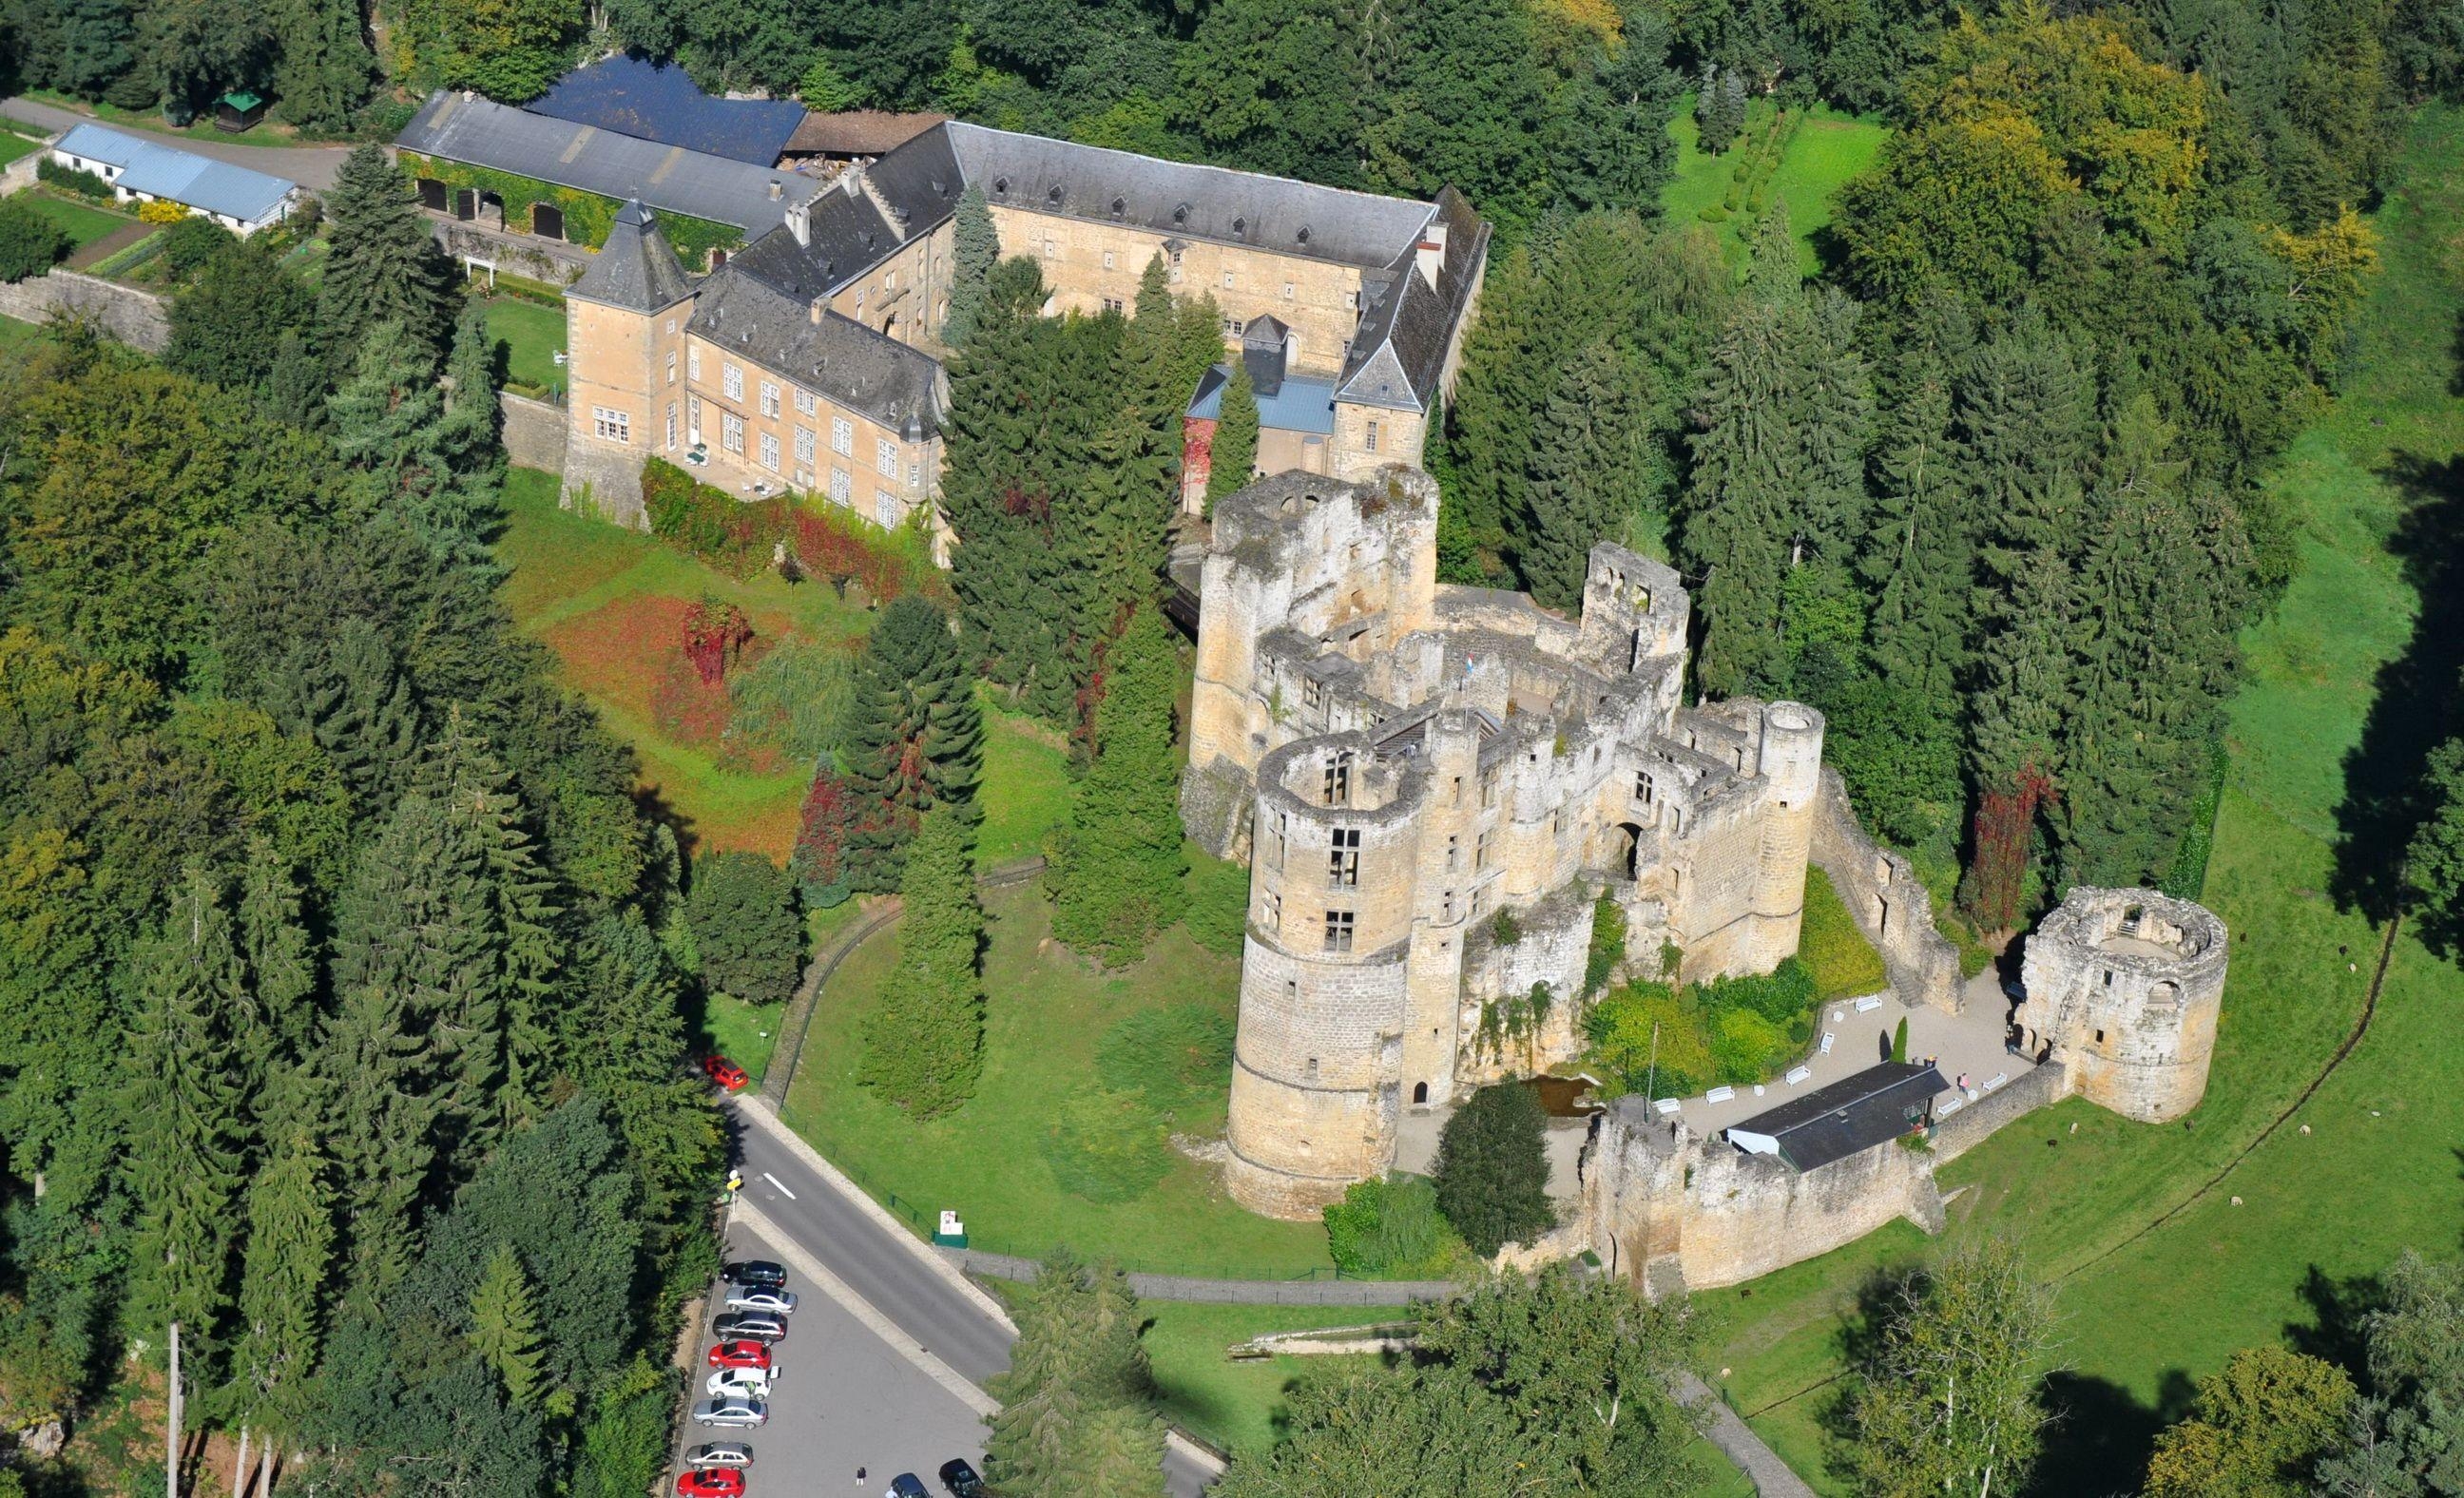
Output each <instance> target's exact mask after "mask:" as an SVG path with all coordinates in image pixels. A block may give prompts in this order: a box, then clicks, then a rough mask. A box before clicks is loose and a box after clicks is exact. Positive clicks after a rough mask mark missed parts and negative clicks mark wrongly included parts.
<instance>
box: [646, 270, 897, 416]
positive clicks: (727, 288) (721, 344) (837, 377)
mask: <svg viewBox="0 0 2464 1498" xmlns="http://www.w3.org/2000/svg"><path fill="white" fill-rule="evenodd" d="M774 237H777V238H787V237H788V236H786V235H783V234H782V235H776V236H774ZM791 242H792V241H791ZM735 268H736V262H735V261H730V262H728V266H727V268H726V271H722V272H721V273H720V274H718V275H713V276H712V277H710V278H709V279H708V280H706V281H704V282H703V283H702V286H701V296H700V297H699V299H698V300H697V301H696V302H695V304H694V307H693V321H692V323H691V324H690V328H691V331H693V333H696V334H699V335H700V336H701V337H702V338H704V339H707V340H709V341H710V342H711V343H712V344H713V345H715V347H717V348H720V349H723V350H728V351H732V352H735V353H737V354H740V355H741V356H742V357H743V358H744V359H745V360H746V361H747V362H748V363H756V364H759V365H760V366H762V367H763V368H765V369H769V370H772V371H775V372H776V373H779V374H781V375H784V376H785V377H786V378H788V379H790V380H793V381H795V382H796V383H797V384H799V385H802V386H805V387H806V388H808V389H811V390H815V391H818V392H819V393H821V394H823V395H825V396H827V397H829V399H830V400H831V402H833V403H834V404H836V405H840V406H845V407H847V408H848V409H850V410H856V411H861V412H863V413H864V414H865V415H867V416H869V417H870V418H872V419H873V420H874V421H876V422H879V423H880V424H881V425H883V426H885V427H888V428H890V429H891V430H893V431H899V432H903V433H907V434H909V436H910V438H911V440H912V439H913V437H915V436H928V437H929V436H932V435H933V434H935V432H937V431H938V430H940V424H941V410H940V400H941V391H940V374H941V366H940V364H939V363H935V361H934V359H933V357H932V356H931V355H929V354H926V353H924V352H923V351H922V350H920V349H915V348H911V347H909V346H908V345H906V344H904V343H901V342H899V341H897V340H895V339H891V338H885V337H883V336H882V335H881V334H879V333H875V332H874V331H872V330H871V329H870V328H868V327H866V326H865V325H864V324H862V323H860V322H857V321H856V320H854V319H851V318H844V317H841V316H839V315H838V314H837V313H835V312H828V311H825V312H824V313H823V314H822V315H821V318H820V319H818V320H816V319H814V318H813V315H812V303H811V302H810V301H809V300H798V299H794V298H791V297H787V296H786V295H785V294H783V293H781V291H779V290H778V289H777V288H776V287H774V286H771V285H769V284H768V283H767V282H765V281H763V280H761V279H760V278H759V277H758V276H753V275H730V274H727V273H728V272H732V271H734V270H735Z"/></svg>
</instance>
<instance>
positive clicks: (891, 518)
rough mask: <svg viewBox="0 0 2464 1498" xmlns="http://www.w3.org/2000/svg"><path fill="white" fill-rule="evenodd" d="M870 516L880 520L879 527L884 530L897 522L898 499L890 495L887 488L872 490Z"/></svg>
mask: <svg viewBox="0 0 2464 1498" xmlns="http://www.w3.org/2000/svg"><path fill="white" fill-rule="evenodd" d="M872 518H874V519H876V520H878V521H880V522H881V528H882V529H883V530H885V531H886V530H890V529H891V528H892V527H894V526H896V525H897V524H898V501H897V500H895V499H892V498H891V496H890V491H889V490H887V489H876V490H874V491H873V492H872Z"/></svg>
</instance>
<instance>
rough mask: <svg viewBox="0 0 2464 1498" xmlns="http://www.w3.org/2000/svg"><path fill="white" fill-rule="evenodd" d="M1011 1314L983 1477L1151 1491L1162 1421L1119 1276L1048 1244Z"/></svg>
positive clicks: (1029, 1485) (1006, 1482) (1157, 1483)
mask: <svg viewBox="0 0 2464 1498" xmlns="http://www.w3.org/2000/svg"><path fill="white" fill-rule="evenodd" d="M1016 1315H1017V1320H1018V1329H1019V1335H1018V1341H1017V1343H1016V1344H1015V1345H1014V1346H1013V1348H1012V1350H1011V1353H1010V1366H1009V1370H1008V1371H1007V1372H1006V1373H1003V1374H1001V1376H1000V1377H997V1378H996V1379H994V1380H993V1383H992V1385H991V1390H992V1393H993V1394H994V1396H995V1397H996V1398H998V1399H1000V1400H1001V1413H1000V1414H998V1415H995V1416H994V1417H993V1420H992V1436H991V1439H990V1440H989V1441H988V1442H986V1443H985V1446H984V1464H985V1466H986V1469H987V1470H986V1471H985V1474H984V1475H985V1476H986V1477H987V1478H988V1479H990V1480H991V1482H992V1484H993V1486H994V1487H996V1488H997V1489H998V1490H1000V1491H1001V1492H1002V1493H1005V1494H1012V1495H1015V1498H1064V1495H1066V1494H1075V1493H1098V1492H1100V1493H1107V1494H1113V1493H1118V1494H1124V1495H1135V1494H1155V1493H1160V1492H1161V1491H1162V1490H1163V1487H1162V1481H1163V1480H1162V1465H1163V1450H1162V1447H1163V1428H1162V1424H1161V1422H1160V1421H1157V1420H1156V1419H1155V1412H1154V1399H1155V1382H1154V1376H1153V1374H1152V1372H1151V1371H1150V1369H1149V1367H1148V1362H1147V1353H1146V1348H1145V1346H1144V1345H1143V1344H1142V1343H1141V1342H1140V1341H1139V1339H1138V1338H1139V1332H1140V1328H1141V1318H1140V1316H1139V1313H1138V1302H1137V1297H1136V1295H1134V1294H1133V1293H1132V1292H1131V1289H1130V1286H1129V1279H1128V1276H1126V1275H1124V1274H1122V1273H1121V1271H1120V1270H1119V1269H1118V1268H1117V1267H1113V1266H1111V1265H1108V1264H1106V1265H1096V1266H1093V1267H1089V1266H1086V1265H1082V1264H1080V1263H1079V1262H1078V1261H1077V1260H1076V1259H1074V1258H1072V1257H1070V1255H1069V1254H1068V1252H1067V1250H1056V1251H1055V1252H1054V1253H1053V1254H1052V1255H1051V1256H1049V1257H1048V1258H1046V1259H1045V1262H1044V1267H1043V1268H1042V1269H1041V1270H1039V1271H1038V1272H1037V1274H1036V1278H1035V1283H1034V1285H1033V1286H1032V1287H1030V1288H1029V1289H1027V1290H1026V1292H1025V1293H1024V1294H1023V1295H1022V1296H1021V1297H1020V1300H1019V1304H1018V1308H1017V1311H1016ZM1118 1485H1127V1486H1118Z"/></svg>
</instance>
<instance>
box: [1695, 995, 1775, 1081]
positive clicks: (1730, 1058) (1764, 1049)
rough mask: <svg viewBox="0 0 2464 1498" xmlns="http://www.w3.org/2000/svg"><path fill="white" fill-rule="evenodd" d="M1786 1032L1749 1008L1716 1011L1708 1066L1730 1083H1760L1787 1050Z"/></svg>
mask: <svg viewBox="0 0 2464 1498" xmlns="http://www.w3.org/2000/svg"><path fill="white" fill-rule="evenodd" d="M1789 1049H1790V1046H1789V1039H1788V1032H1787V1031H1785V1030H1782V1029H1781V1028H1780V1027H1779V1026H1778V1025H1776V1024H1772V1023H1771V1021H1769V1020H1767V1019H1765V1018H1763V1017H1762V1016H1761V1015H1759V1014H1757V1013H1755V1012H1754V1011H1753V1010H1751V1009H1726V1010H1722V1011H1719V1013H1718V1014H1717V1015H1716V1017H1715V1018H1714V1019H1713V1020H1712V1022H1711V1066H1712V1069H1713V1070H1714V1071H1715V1072H1716V1073H1717V1075H1718V1076H1719V1079H1720V1080H1721V1081H1723V1082H1726V1083H1729V1084H1731V1085H1732V1086H1743V1085H1744V1084H1746V1083H1749V1082H1759V1081H1761V1080H1762V1079H1763V1078H1765V1077H1767V1076H1769V1075H1771V1071H1772V1069H1773V1068H1776V1067H1777V1066H1778V1065H1779V1064H1780V1063H1781V1062H1782V1061H1784V1060H1786V1059H1787V1057H1788V1053H1789Z"/></svg>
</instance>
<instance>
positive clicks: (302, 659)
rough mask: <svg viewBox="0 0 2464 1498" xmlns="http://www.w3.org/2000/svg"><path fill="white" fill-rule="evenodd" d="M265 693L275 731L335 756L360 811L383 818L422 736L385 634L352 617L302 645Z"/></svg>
mask: <svg viewBox="0 0 2464 1498" xmlns="http://www.w3.org/2000/svg"><path fill="white" fill-rule="evenodd" d="M260 690H261V691H262V693H263V702H264V706H265V711H266V713H267V715H268V716H271V717H272V718H273V719H274V721H275V725H276V726H277V727H279V728H280V729H281V730H282V731H283V732H284V733H286V734H299V735H304V736H305V737H307V738H311V739H313V740H315V742H316V743H317V745H318V747H319V748H321V749H323V750H324V751H325V753H326V754H327V755H328V756H330V757H331V758H332V760H333V761H334V765H335V768H336V769H338V770H340V771H341V776H342V780H343V782H345V783H346V784H348V785H349V786H350V788H351V792H352V795H353V797H354V799H355V801H356V803H357V804H358V808H359V810H360V812H361V814H362V815H363V816H367V815H374V814H380V813H381V812H382V810H383V808H384V807H385V805H386V804H389V803H390V801H391V799H392V796H393V794H394V792H395V791H397V790H398V789H400V787H401V786H402V784H403V782H404V780H405V779H406V778H407V776H408V774H409V772H410V768H411V763H412V760H413V750H414V748H415V747H416V745H417V743H418V738H419V708H418V705H417V704H416V703H415V702H414V701H413V700H412V697H411V692H410V680H409V678H408V677H407V675H406V674H405V673H404V672H403V671H402V670H401V667H400V666H399V664H398V663H397V662H396V659H395V656H394V650H393V647H392V645H391V644H389V643H388V642H387V641H386V639H385V632H384V630H382V629H381V628H378V627H377V626H376V625H375V624H373V623H371V622H369V621H368V620H365V619H357V618H354V619H346V620H344V621H343V622H342V623H341V625H340V626H339V627H338V628H335V630H334V631H333V633H332V634H331V635H330V636H326V637H322V638H304V639H300V640H297V641H296V642H295V643H294V644H293V646H292V649H291V652H290V655H289V658H288V659H286V660H285V661H283V662H282V663H281V664H280V666H279V667H278V668H277V669H275V670H274V671H272V672H267V673H266V675H265V677H264V679H263V682H262V684H261V688H260Z"/></svg>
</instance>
